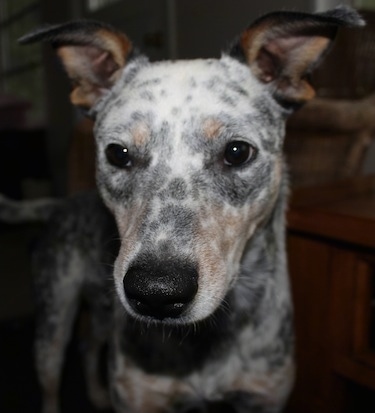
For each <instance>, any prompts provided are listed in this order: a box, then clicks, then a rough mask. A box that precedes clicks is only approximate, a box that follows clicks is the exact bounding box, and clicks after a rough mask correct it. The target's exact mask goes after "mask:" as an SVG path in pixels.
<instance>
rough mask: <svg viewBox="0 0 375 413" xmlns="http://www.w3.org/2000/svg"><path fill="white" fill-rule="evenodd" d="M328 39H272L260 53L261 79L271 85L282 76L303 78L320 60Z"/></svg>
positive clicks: (258, 63)
mask: <svg viewBox="0 0 375 413" xmlns="http://www.w3.org/2000/svg"><path fill="white" fill-rule="evenodd" d="M328 41H329V40H328V39H327V38H325V37H320V36H303V35H300V36H297V35H296V36H290V37H279V38H272V39H269V40H268V41H266V42H265V44H264V45H263V47H262V48H261V49H260V51H259V52H258V56H257V59H256V61H257V65H258V69H259V72H260V73H259V77H260V79H261V80H262V81H263V82H265V83H269V82H272V81H273V80H275V79H276V78H277V77H279V76H281V75H285V76H287V77H289V76H291V77H293V78H294V79H295V80H297V79H298V78H302V77H303V76H304V75H305V74H306V71H308V69H309V68H310V67H311V66H312V65H314V63H315V62H316V61H317V60H318V59H319V57H320V55H321V53H322V51H323V50H324V49H325V48H326V46H327V43H328Z"/></svg>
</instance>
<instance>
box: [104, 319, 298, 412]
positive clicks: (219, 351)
mask: <svg viewBox="0 0 375 413" xmlns="http://www.w3.org/2000/svg"><path fill="white" fill-rule="evenodd" d="M266 324H268V327H269V328H268V329H263V332H260V331H259V332H258V334H264V337H258V338H256V337H255V336H256V335H257V332H255V331H254V330H253V328H252V327H250V326H249V327H247V328H245V329H243V330H242V331H241V333H240V334H238V335H237V337H234V336H233V335H232V334H231V332H228V331H222V335H223V336H225V335H226V334H228V336H227V337H226V338H224V339H221V338H220V337H218V336H217V337H212V342H211V343H212V346H210V344H209V342H210V340H209V335H210V332H208V333H207V335H205V336H204V337H202V341H201V342H200V344H199V342H198V344H196V346H197V347H196V349H194V348H191V343H189V339H188V338H187V337H185V338H184V337H183V336H181V337H180V339H181V342H180V343H178V342H176V341H174V340H173V341H170V337H168V329H165V331H164V334H165V336H164V342H163V341H160V342H159V343H157V342H155V341H154V340H155V339H158V340H160V337H156V336H155V337H152V335H148V334H147V332H146V330H144V331H142V332H138V333H139V334H140V336H141V339H140V340H139V341H138V340H137V337H135V336H134V335H132V336H127V337H126V336H125V337H124V336H123V335H121V334H118V335H117V336H116V337H115V346H114V349H115V353H114V363H113V365H112V373H111V374H112V380H113V383H114V387H115V389H116V391H115V392H116V393H117V395H118V399H119V400H123V406H125V405H126V406H128V407H127V408H129V407H131V408H132V409H134V411H144V412H148V413H154V412H155V413H158V412H164V411H166V409H167V408H168V409H170V408H171V406H175V405H179V404H180V403H185V402H187V403H188V402H189V400H200V399H201V400H215V399H219V398H220V397H221V396H222V394H226V393H230V392H242V391H243V392H250V393H252V394H258V395H260V397H264V398H265V399H266V400H267V401H268V402H269V403H270V404H278V403H280V402H283V401H284V399H285V397H286V395H287V394H288V392H289V390H290V387H291V381H292V377H293V374H292V372H293V361H292V359H291V357H290V354H287V355H285V357H283V358H282V361H281V363H280V366H279V368H277V369H274V368H273V367H272V368H271V366H270V365H269V359H270V357H269V356H270V355H269V354H267V352H266V351H265V352H263V353H262V352H259V349H258V348H256V347H253V346H252V345H250V344H249V343H251V342H253V343H255V345H256V346H259V348H261V347H262V346H264V343H262V340H266V341H268V340H270V336H272V335H274V334H275V331H276V330H277V325H273V322H272V320H271V319H270V320H269V323H266ZM138 327H139V324H138ZM266 330H268V332H267V333H265V331H266ZM115 331H116V333H119V332H120V331H123V330H121V329H117V328H116V329H115ZM266 335H267V336H268V337H266ZM142 336H143V338H147V340H146V341H144V340H143V339H142ZM145 336H146V337H145ZM195 338H196V337H195ZM204 340H207V341H206V343H204V342H203V341H204ZM124 341H128V342H129V343H131V344H130V345H129V344H128V343H127V344H125V345H124ZM213 343H216V346H215V345H214V344H213ZM159 345H160V346H159ZM131 346H135V348H136V349H137V350H136V349H132V348H131ZM141 346H143V347H144V348H143V349H141V351H139V350H140V347H141ZM199 346H202V347H201V349H199V348H198V347H199ZM137 351H138V352H137ZM129 352H130V353H129ZM208 352H211V356H210V357H207V354H206V353H208ZM137 354H138V356H140V357H144V358H145V359H144V360H143V363H142V361H141V360H140V359H137V358H136V357H135V356H136V355H137ZM194 357H196V359H194ZM199 358H202V360H199ZM152 366H154V368H155V369H154V370H152ZM157 369H161V370H159V371H157ZM163 369H164V370H163ZM189 369H190V371H189ZM125 411H126V412H127V410H125V407H124V412H125ZM168 411H169V410H168Z"/></svg>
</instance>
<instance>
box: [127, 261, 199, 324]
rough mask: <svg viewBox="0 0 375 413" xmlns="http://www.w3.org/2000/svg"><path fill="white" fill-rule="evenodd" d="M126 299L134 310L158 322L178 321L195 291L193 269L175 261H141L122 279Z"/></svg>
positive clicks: (196, 275)
mask: <svg viewBox="0 0 375 413" xmlns="http://www.w3.org/2000/svg"><path fill="white" fill-rule="evenodd" d="M124 290H125V295H126V297H127V299H128V301H129V303H130V305H131V306H132V308H133V310H134V311H135V312H136V313H138V314H142V315H146V316H150V317H153V318H157V319H163V318H168V317H171V318H177V317H179V316H180V315H181V314H182V313H183V312H184V311H185V310H186V308H187V307H188V306H189V304H190V303H191V301H192V300H193V299H194V297H195V294H196V293H197V290H198V272H197V270H196V269H195V266H194V265H189V264H185V263H179V262H174V261H165V262H161V263H160V262H158V261H156V260H149V259H148V260H142V261H139V263H138V264H137V263H136V264H134V265H132V266H131V267H130V268H129V270H128V272H127V273H126V275H125V277H124Z"/></svg>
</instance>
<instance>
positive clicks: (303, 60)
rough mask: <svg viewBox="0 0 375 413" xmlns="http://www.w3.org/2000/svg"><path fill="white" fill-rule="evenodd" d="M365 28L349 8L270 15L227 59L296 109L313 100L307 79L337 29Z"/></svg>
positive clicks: (250, 30) (242, 38)
mask: <svg viewBox="0 0 375 413" xmlns="http://www.w3.org/2000/svg"><path fill="white" fill-rule="evenodd" d="M364 24H365V23H364V21H363V20H362V18H361V17H360V16H359V15H358V13H357V12H356V11H355V10H353V9H351V8H350V7H338V8H335V9H333V10H329V11H327V12H325V13H317V14H307V13H295V12H276V13H270V14H267V15H265V16H263V17H261V18H260V19H258V20H256V21H255V22H254V23H253V24H252V25H250V26H249V27H248V28H247V30H245V31H244V32H243V33H242V35H241V36H240V38H239V40H238V41H237V43H236V44H235V45H234V46H233V47H232V49H231V51H230V55H231V56H233V57H239V58H240V59H241V60H243V61H245V62H246V63H247V64H248V65H249V66H250V68H251V70H252V72H253V73H254V75H255V76H256V77H257V78H258V79H259V80H260V81H261V82H262V83H265V84H270V85H271V87H272V90H273V93H274V95H275V98H276V99H277V100H279V101H280V102H283V103H288V105H290V104H292V105H299V104H302V103H304V102H306V101H308V100H309V99H311V98H313V97H314V96H315V91H314V90H313V88H312V86H311V85H310V83H309V82H308V80H307V77H308V75H309V74H310V73H311V71H312V70H313V69H314V68H315V67H316V65H317V64H318V63H319V62H320V60H321V58H322V57H323V56H324V55H325V53H326V52H327V51H328V50H329V48H330V46H331V44H332V41H333V40H334V38H335V36H336V33H337V30H338V28H339V27H360V26H363V25H364Z"/></svg>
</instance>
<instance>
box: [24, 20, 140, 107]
mask: <svg viewBox="0 0 375 413" xmlns="http://www.w3.org/2000/svg"><path fill="white" fill-rule="evenodd" d="M40 41H41V42H47V43H50V44H51V45H52V47H53V48H55V49H56V51H57V54H58V56H59V57H60V59H61V61H62V63H63V66H64V68H65V70H66V72H67V74H68V76H69V78H70V80H71V82H72V85H73V90H72V92H71V95H70V98H71V101H72V103H73V104H75V105H77V106H81V107H83V108H86V109H88V108H91V107H92V106H93V105H94V104H95V103H96V102H97V101H98V99H99V98H100V97H101V96H102V95H103V93H105V92H106V91H107V90H108V89H110V88H111V86H112V85H113V84H114V83H115V81H116V80H117V79H118V78H119V76H120V73H121V69H122V68H123V67H124V66H125V64H126V63H127V61H128V60H129V57H130V56H131V53H132V51H133V46H132V44H131V42H130V40H129V39H128V38H127V37H126V36H125V34H123V33H121V32H119V31H117V30H115V29H114V28H112V27H111V26H109V25H105V24H102V23H98V22H95V21H89V20H79V21H73V22H69V23H66V24H60V25H55V26H46V27H43V28H41V29H39V30H36V31H34V32H32V33H30V34H27V35H26V36H23V37H22V38H21V39H19V42H20V43H21V44H28V43H34V42H40Z"/></svg>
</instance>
